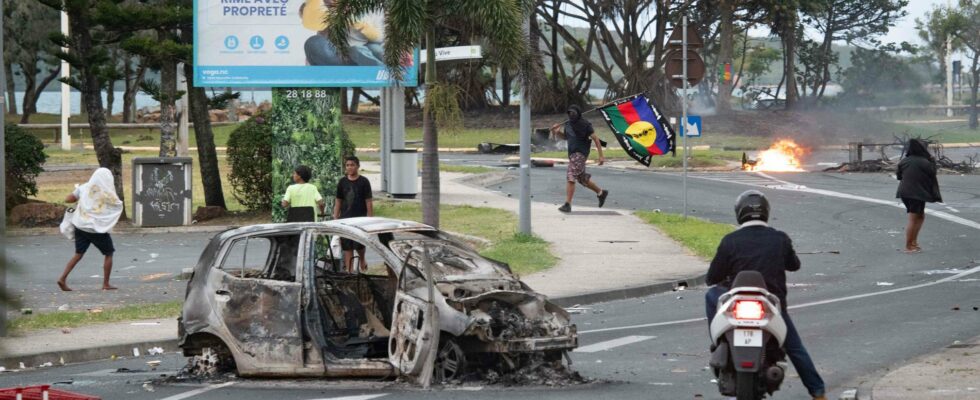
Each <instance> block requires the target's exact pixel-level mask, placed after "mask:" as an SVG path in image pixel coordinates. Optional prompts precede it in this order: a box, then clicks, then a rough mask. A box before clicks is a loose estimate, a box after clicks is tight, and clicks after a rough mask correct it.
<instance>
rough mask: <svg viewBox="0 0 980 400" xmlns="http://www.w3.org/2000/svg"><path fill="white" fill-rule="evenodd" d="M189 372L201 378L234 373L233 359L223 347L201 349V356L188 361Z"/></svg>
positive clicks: (229, 352)
mask: <svg viewBox="0 0 980 400" xmlns="http://www.w3.org/2000/svg"><path fill="white" fill-rule="evenodd" d="M190 364H191V365H190V368H191V371H192V372H193V373H194V374H195V375H198V376H202V377H215V376H218V375H221V374H224V373H226V372H235V359H234V357H233V356H232V355H231V351H229V350H228V348H227V347H225V346H224V345H215V346H209V347H204V348H202V349H201V355H199V356H194V357H193V358H191V360H190Z"/></svg>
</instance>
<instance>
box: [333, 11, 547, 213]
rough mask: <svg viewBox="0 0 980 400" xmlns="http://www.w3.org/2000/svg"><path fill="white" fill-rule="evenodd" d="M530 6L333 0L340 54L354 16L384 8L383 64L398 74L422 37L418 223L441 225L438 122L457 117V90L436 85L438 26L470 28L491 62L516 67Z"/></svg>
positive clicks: (521, 58)
mask: <svg viewBox="0 0 980 400" xmlns="http://www.w3.org/2000/svg"><path fill="white" fill-rule="evenodd" d="M532 4H533V2H532V1H531V0H336V1H335V2H334V5H333V7H332V11H333V12H331V13H330V14H329V15H328V16H327V20H326V22H327V26H328V27H329V28H328V29H329V36H330V40H331V41H332V42H333V44H334V46H336V47H337V49H338V50H339V51H340V53H341V54H346V52H347V51H346V50H347V48H348V47H349V45H348V32H349V29H350V27H351V26H352V25H353V24H354V22H355V21H356V19H357V18H358V17H360V16H362V15H364V14H366V13H370V12H384V13H385V20H386V26H385V54H384V62H385V64H386V65H387V67H388V69H389V70H390V71H391V74H392V75H393V76H394V77H396V78H400V77H401V76H402V65H403V64H402V62H403V59H404V55H405V54H411V52H412V51H414V49H415V48H417V47H421V46H422V44H423V38H424V44H425V48H426V60H428V62H426V64H425V88H426V96H425V107H424V112H423V114H422V115H423V116H422V221H423V222H424V223H426V224H429V225H432V226H435V227H438V226H439V138H438V136H437V134H436V120H437V119H438V120H440V122H443V121H446V122H449V123H450V124H454V121H452V119H453V117H452V116H453V115H455V116H456V117H455V118H456V119H458V118H459V117H458V115H459V113H458V107H459V104H458V101H457V99H456V97H455V96H456V91H454V90H451V89H450V88H447V87H440V83H439V81H438V78H437V77H436V65H435V62H434V60H435V58H436V57H435V47H436V29H437V28H440V27H442V28H446V27H448V28H450V29H452V28H453V27H462V26H465V27H467V28H470V29H473V30H474V31H475V32H477V34H478V35H479V36H480V37H482V38H484V45H485V46H486V47H488V50H489V51H488V53H489V55H490V56H491V57H493V59H494V60H496V61H497V62H499V63H500V64H501V65H503V66H505V67H517V66H519V65H518V64H519V63H520V62H522V61H524V60H525V56H526V55H527V39H526V36H525V33H524V31H523V29H522V25H523V21H524V18H525V16H526V15H527V13H528V12H529V11H530V9H531V8H530V7H531V5H532ZM447 109H448V111H449V112H446V111H447ZM453 110H456V112H453ZM441 115H448V116H450V118H449V119H445V118H441V117H440V116H441ZM437 117H439V118H437ZM455 123H458V121H455Z"/></svg>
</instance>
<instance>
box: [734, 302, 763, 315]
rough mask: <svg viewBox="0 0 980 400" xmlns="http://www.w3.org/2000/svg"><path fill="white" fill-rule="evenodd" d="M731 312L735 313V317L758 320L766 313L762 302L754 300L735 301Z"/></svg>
mask: <svg viewBox="0 0 980 400" xmlns="http://www.w3.org/2000/svg"><path fill="white" fill-rule="evenodd" d="M732 312H733V314H734V315H735V319H752V320H760V319H762V318H763V317H764V316H765V315H766V311H765V308H764V307H763V306H762V302H761V301H756V300H739V301H736V302H735V307H734V308H733V309H732Z"/></svg>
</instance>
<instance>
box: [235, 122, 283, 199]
mask: <svg viewBox="0 0 980 400" xmlns="http://www.w3.org/2000/svg"><path fill="white" fill-rule="evenodd" d="M228 162H229V163H230V164H231V173H229V174H228V181H229V182H230V183H231V186H232V188H234V191H233V192H232V194H233V195H234V196H235V199H237V200H238V202H239V203H241V204H242V206H244V207H245V208H247V209H249V210H268V209H269V206H270V204H271V202H272V197H273V193H272V127H271V126H270V125H269V121H268V119H267V116H265V115H262V114H260V115H257V116H255V117H252V118H251V119H249V120H248V121H245V123H243V124H241V125H239V126H238V128H236V129H235V130H234V131H233V132H232V133H231V135H230V136H229V137H228Z"/></svg>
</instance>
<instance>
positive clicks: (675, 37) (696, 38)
mask: <svg viewBox="0 0 980 400" xmlns="http://www.w3.org/2000/svg"><path fill="white" fill-rule="evenodd" d="M683 34H684V31H683V30H681V29H674V32H673V33H671V34H670V38H668V39H667V49H669V50H674V49H677V50H680V49H681V44H682V43H681V42H682V41H683V39H684V38H683V37H682V35H683ZM702 47H704V42H702V41H701V33H699V32H698V29H697V28H695V27H694V25H688V26H687V50H688V51H691V49H700V48H702Z"/></svg>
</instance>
